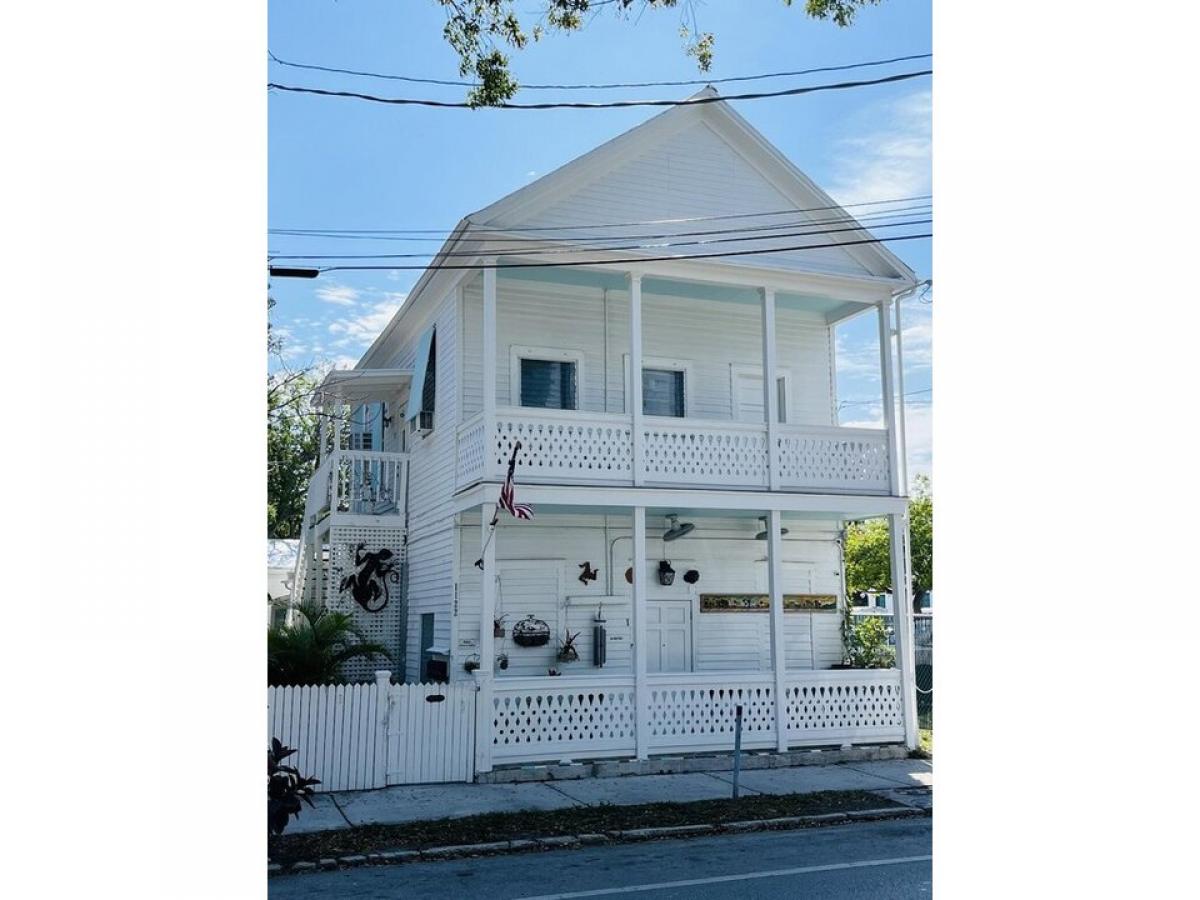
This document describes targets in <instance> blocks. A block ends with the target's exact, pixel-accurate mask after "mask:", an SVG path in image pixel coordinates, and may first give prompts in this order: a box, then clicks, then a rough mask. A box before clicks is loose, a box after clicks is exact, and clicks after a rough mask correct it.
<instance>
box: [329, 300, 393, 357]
mask: <svg viewBox="0 0 1200 900" xmlns="http://www.w3.org/2000/svg"><path fill="white" fill-rule="evenodd" d="M404 296H405V295H404V294H387V295H385V297H386V299H384V300H381V301H379V302H378V303H376V304H375V305H374V306H372V307H371V309H370V311H369V312H366V313H364V314H363V315H361V316H355V317H353V318H349V319H341V320H339V321H337V322H333V323H332V324H331V325H330V326H329V332H330V334H336V335H340V336H341V337H339V338H338V339H337V340H335V341H333V346H335V347H353V346H357V347H364V348H365V347H368V346H370V344H371V342H372V341H374V340H375V338H377V337H378V336H379V333H380V332H381V331H383V329H384V327H385V326H386V325H387V323H388V322H390V321H391V320H392V316H394V315H395V314H396V311H397V310H398V309H400V305H401V304H402V303H403V302H404Z"/></svg>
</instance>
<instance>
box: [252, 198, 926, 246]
mask: <svg viewBox="0 0 1200 900" xmlns="http://www.w3.org/2000/svg"><path fill="white" fill-rule="evenodd" d="M931 211H932V207H931V206H930V205H929V204H928V203H920V204H915V205H913V206H902V207H898V208H897V209H894V210H889V211H888V212H880V213H871V214H868V215H860V216H855V217H849V216H840V217H838V218H824V219H821V218H814V219H804V220H800V221H796V222H774V223H770V224H764V225H742V226H739V227H736V228H713V229H706V230H703V231H666V232H658V233H654V234H615V235H611V236H605V235H599V234H597V235H586V234H582V235H574V234H568V235H562V236H547V235H540V236H537V237H524V236H521V235H512V236H499V237H488V236H485V235H479V236H472V238H471V240H473V241H478V242H480V243H484V244H488V243H501V244H519V243H521V242H528V243H546V242H548V241H555V242H557V243H560V244H562V243H601V242H604V243H607V242H611V241H634V240H636V241H649V240H660V239H666V238H675V237H694V236H697V235H710V234H734V233H740V232H751V231H754V232H759V231H778V230H779V229H782V228H802V227H808V226H813V227H815V226H818V225H837V224H853V223H855V222H858V223H863V222H875V221H878V220H882V219H894V218H897V217H899V216H903V215H906V214H909V213H913V214H920V215H928V214H929V213H930V212H931ZM270 233H271V234H273V235H275V236H276V237H300V238H328V239H330V240H358V241H391V242H409V243H412V242H430V241H443V240H445V238H443V237H440V236H437V237H434V236H430V237H423V236H421V237H418V236H414V235H394V234H346V233H342V232H320V231H305V232H302V233H292V232H290V231H287V230H275V231H272V232H270Z"/></svg>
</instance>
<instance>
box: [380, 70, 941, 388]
mask: <svg viewBox="0 0 1200 900" xmlns="http://www.w3.org/2000/svg"><path fill="white" fill-rule="evenodd" d="M718 97H719V94H718V92H717V90H716V89H715V88H713V87H712V86H711V85H710V86H708V87H706V88H704V89H703V90H702V91H699V92H697V93H696V94H693V95H692V96H691V97H689V98H688V100H703V101H705V102H702V103H690V104H688V103H685V104H682V105H680V106H675V107H671V108H670V109H668V110H667V111H665V112H663V113H660V114H659V115H656V116H654V117H653V118H651V119H649V120H647V121H646V122H643V123H642V124H641V125H637V126H635V127H634V128H631V129H630V130H628V131H626V132H624V133H623V134H620V135H618V136H617V137H615V138H613V139H612V140H610V141H607V142H605V143H603V144H601V145H600V146H598V147H596V148H595V149H593V150H590V151H589V152H587V153H585V154H584V155H582V156H580V157H577V158H576V159H574V160H572V161H570V162H568V163H566V164H564V165H562V166H560V167H559V168H557V169H555V170H554V171H553V172H550V173H549V174H547V175H544V176H542V177H541V178H539V179H537V180H536V181H534V182H531V183H530V184H527V185H525V186H524V187H522V188H519V189H518V190H516V191H513V192H512V193H511V194H508V195H507V196H505V197H503V198H501V199H500V200H498V201H496V202H495V203H492V204H491V205H489V206H486V207H484V208H483V209H480V210H478V211H476V212H473V213H471V214H470V215H468V216H466V217H465V218H463V219H462V220H461V221H460V222H459V223H458V225H457V226H456V227H455V229H454V231H453V232H452V233H451V235H450V237H449V238H447V240H446V242H445V244H443V245H442V248H441V250H440V251H439V256H437V257H435V258H434V259H433V261H432V262H431V264H430V268H429V269H427V270H426V271H425V272H424V273H422V275H421V278H420V279H418V281H417V284H416V285H415V286H414V288H413V290H412V291H411V292H410V293H409V296H408V298H407V300H406V302H405V303H404V305H403V306H402V307H401V308H400V310H399V311H398V312H397V313H396V316H395V317H394V318H393V319H392V321H391V322H390V323H389V324H388V326H387V327H386V328H385V329H384V331H383V333H382V334H381V335H380V336H379V337H378V338H377V339H376V340H375V342H374V343H373V344H372V345H371V348H370V349H369V350H368V351H367V352H366V353H365V354H364V355H363V358H362V360H361V361H360V362H359V365H360V366H362V365H363V364H365V363H367V362H368V361H369V360H371V359H372V357H373V356H374V355H375V354H376V352H377V351H380V350H381V349H382V348H383V347H384V346H385V345H386V344H387V342H388V341H387V339H388V337H389V336H390V335H391V334H392V333H393V332H394V330H395V329H396V328H397V327H398V325H399V322H400V321H401V319H402V318H403V317H404V316H405V315H406V314H408V313H409V312H410V311H411V310H412V308H413V307H414V306H416V305H417V304H418V302H419V301H420V299H421V297H422V296H423V295H424V294H425V292H426V291H427V290H429V289H430V287H431V286H432V287H433V288H434V293H435V294H438V295H440V294H441V293H442V287H441V286H447V287H448V286H451V285H453V283H455V282H456V281H457V280H458V276H459V275H460V274H461V273H460V272H457V271H453V270H445V269H440V270H439V269H438V268H436V267H437V265H438V263H439V262H441V261H442V260H443V257H442V256H441V255H440V254H444V253H446V252H449V251H451V250H454V249H462V248H465V247H471V246H475V247H479V246H482V245H480V244H478V243H477V242H476V243H473V242H472V239H473V238H475V237H480V236H482V235H483V234H490V235H492V236H493V239H494V236H495V233H496V232H497V231H499V232H503V231H504V230H505V229H516V228H519V229H521V230H522V233H523V234H524V235H525V236H540V237H542V238H543V239H545V240H546V241H552V240H553V239H554V238H555V237H578V236H580V235H589V236H594V235H595V234H596V233H597V230H596V226H597V225H604V224H611V223H645V222H650V221H661V220H664V219H694V220H699V221H694V222H692V223H690V224H676V225H671V226H669V227H668V228H665V229H664V231H676V230H678V231H691V232H696V231H704V230H708V229H718V228H721V227H723V226H724V227H727V228H729V229H737V230H738V231H737V232H736V233H734V232H733V231H731V232H730V233H729V234H728V236H729V237H737V238H738V240H737V241H730V242H726V243H724V244H719V245H711V244H709V245H705V244H703V243H700V241H702V240H704V239H703V238H701V239H699V240H697V239H696V238H693V237H683V238H680V239H679V240H697V243H696V244H695V245H694V246H687V247H679V246H676V247H674V248H670V249H668V250H667V251H666V254H665V255H676V254H689V253H695V254H717V253H719V252H720V250H721V249H727V250H736V251H743V250H755V249H775V248H778V247H781V246H803V247H806V248H808V247H810V246H811V245H815V244H826V245H836V244H840V243H845V242H850V241H870V240H871V238H872V237H873V236H872V235H871V233H870V232H869V231H868V230H867V229H866V228H864V227H863V226H861V225H859V223H858V222H857V221H855V220H854V218H853V216H851V215H850V214H849V213H848V212H846V211H845V210H844V209H842V208H841V207H840V206H839V205H838V204H837V203H836V202H835V201H834V200H833V198H831V197H830V196H829V195H828V194H827V193H825V192H824V191H823V190H821V188H819V187H818V186H817V185H816V184H815V183H814V182H813V181H812V179H810V178H809V177H808V176H807V175H805V174H804V173H803V172H801V171H800V169H798V168H797V167H796V166H795V164H794V163H792V162H791V161H790V160H789V159H788V158H787V157H786V156H785V155H784V154H783V153H782V152H781V151H780V150H779V149H778V148H776V147H775V146H774V145H773V144H771V142H770V141H768V140H767V139H766V138H765V137H764V136H763V135H762V134H760V133H759V132H758V131H757V130H756V129H755V128H754V127H753V126H752V125H750V123H749V122H747V121H746V120H745V119H744V118H742V117H741V116H740V115H739V114H738V113H737V112H735V111H734V110H733V108H732V107H730V106H729V104H728V103H726V102H725V101H724V100H720V99H713V98H718ZM879 199H890V198H879ZM781 210H789V211H790V212H789V213H788V214H787V215H785V216H779V215H774V216H764V215H762V214H763V213H773V212H779V211H781ZM802 210H809V211H810V212H800V211H802ZM714 216H718V217H720V216H733V217H734V218H731V219H729V220H723V219H718V220H712V219H711V218H710V217H714ZM781 221H782V222H788V223H792V224H796V223H800V222H806V221H807V222H814V223H817V224H814V225H811V226H809V225H805V226H798V233H796V234H795V235H794V237H792V238H790V239H784V238H778V237H777V238H775V239H774V240H772V239H766V238H764V239H754V240H747V239H746V237H747V236H751V235H754V234H755V232H754V231H753V229H754V228H758V229H760V231H761V229H762V228H763V226H777V225H779V223H780V222H781ZM576 225H578V226H579V227H578V228H577V229H576V228H573V227H571V226H576ZM540 229H550V230H548V231H540V232H539V230H540ZM747 229H750V231H747ZM833 229H837V230H836V231H835V232H833V233H829V234H825V235H817V234H814V232H817V231H823V230H833ZM646 232H647V229H646V226H645V225H644V224H635V225H632V226H630V227H628V228H624V229H623V228H605V229H603V233H604V234H605V235H606V236H612V237H620V236H622V235H623V234H629V235H641V234H645V233H646ZM772 233H777V232H775V231H772ZM785 233H786V230H785ZM721 236H725V235H721ZM672 243H676V241H674V240H673V241H672ZM491 246H492V247H496V246H497V245H496V244H493V245H491ZM613 255H614V256H619V257H620V258H623V259H632V258H636V257H637V256H639V255H641V256H651V255H654V254H653V253H652V252H641V253H640V254H639V252H631V251H627V250H626V251H620V252H614V253H613ZM597 256H601V257H602V256H604V252H603V251H597ZM712 261H713V262H717V263H722V264H729V265H736V264H740V265H745V266H753V267H755V268H758V269H772V268H773V269H777V270H779V271H786V272H791V273H814V274H818V275H819V274H826V275H831V276H846V277H850V278H866V279H871V280H874V281H876V282H879V281H883V282H889V281H890V282H893V283H894V284H895V285H896V287H898V288H900V287H909V286H913V285H915V284H916V283H917V277H916V275H915V274H914V273H913V271H912V270H911V269H910V268H909V267H908V266H907V265H906V264H905V263H904V262H903V261H902V260H900V259H899V258H898V257H897V256H896V255H895V254H894V253H892V252H891V251H890V250H889V249H888V248H887V246H886V245H885V244H882V243H862V244H853V245H850V246H829V247H828V248H825V247H822V248H821V249H804V250H798V251H794V252H791V253H770V254H758V255H746V256H741V257H737V258H733V257H720V258H714V259H713V260H712ZM454 262H456V263H462V262H463V258H461V257H460V258H455V259H454Z"/></svg>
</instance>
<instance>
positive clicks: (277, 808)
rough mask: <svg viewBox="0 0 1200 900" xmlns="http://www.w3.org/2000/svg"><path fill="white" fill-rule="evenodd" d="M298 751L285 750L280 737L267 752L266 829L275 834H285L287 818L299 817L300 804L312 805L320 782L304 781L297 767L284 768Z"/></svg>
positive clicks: (311, 779)
mask: <svg viewBox="0 0 1200 900" xmlns="http://www.w3.org/2000/svg"><path fill="white" fill-rule="evenodd" d="M295 752H296V751H295V749H294V748H291V747H285V746H284V745H283V743H282V742H280V740H279V738H275V737H273V738H271V748H270V749H269V750H268V751H267V829H268V830H269V831H270V832H272V833H273V834H283V830H284V829H285V828H287V824H288V819H290V818H291V817H292V816H297V817H298V816H299V815H300V810H301V809H302V808H303V807H302V806H301V805H300V802H301V801H304V802H305V803H307V804H308V805H309V806H310V807H311V806H313V802H312V795H313V785H316V784H320V783H321V782H320V779H317V778H305V777H303V776H302V775H301V774H300V771H299V770H298V769H296V768H295V767H294V766H285V765H283V760H285V759H287V758H288V757H289V756H291V755H292V754H293V753H295Z"/></svg>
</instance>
